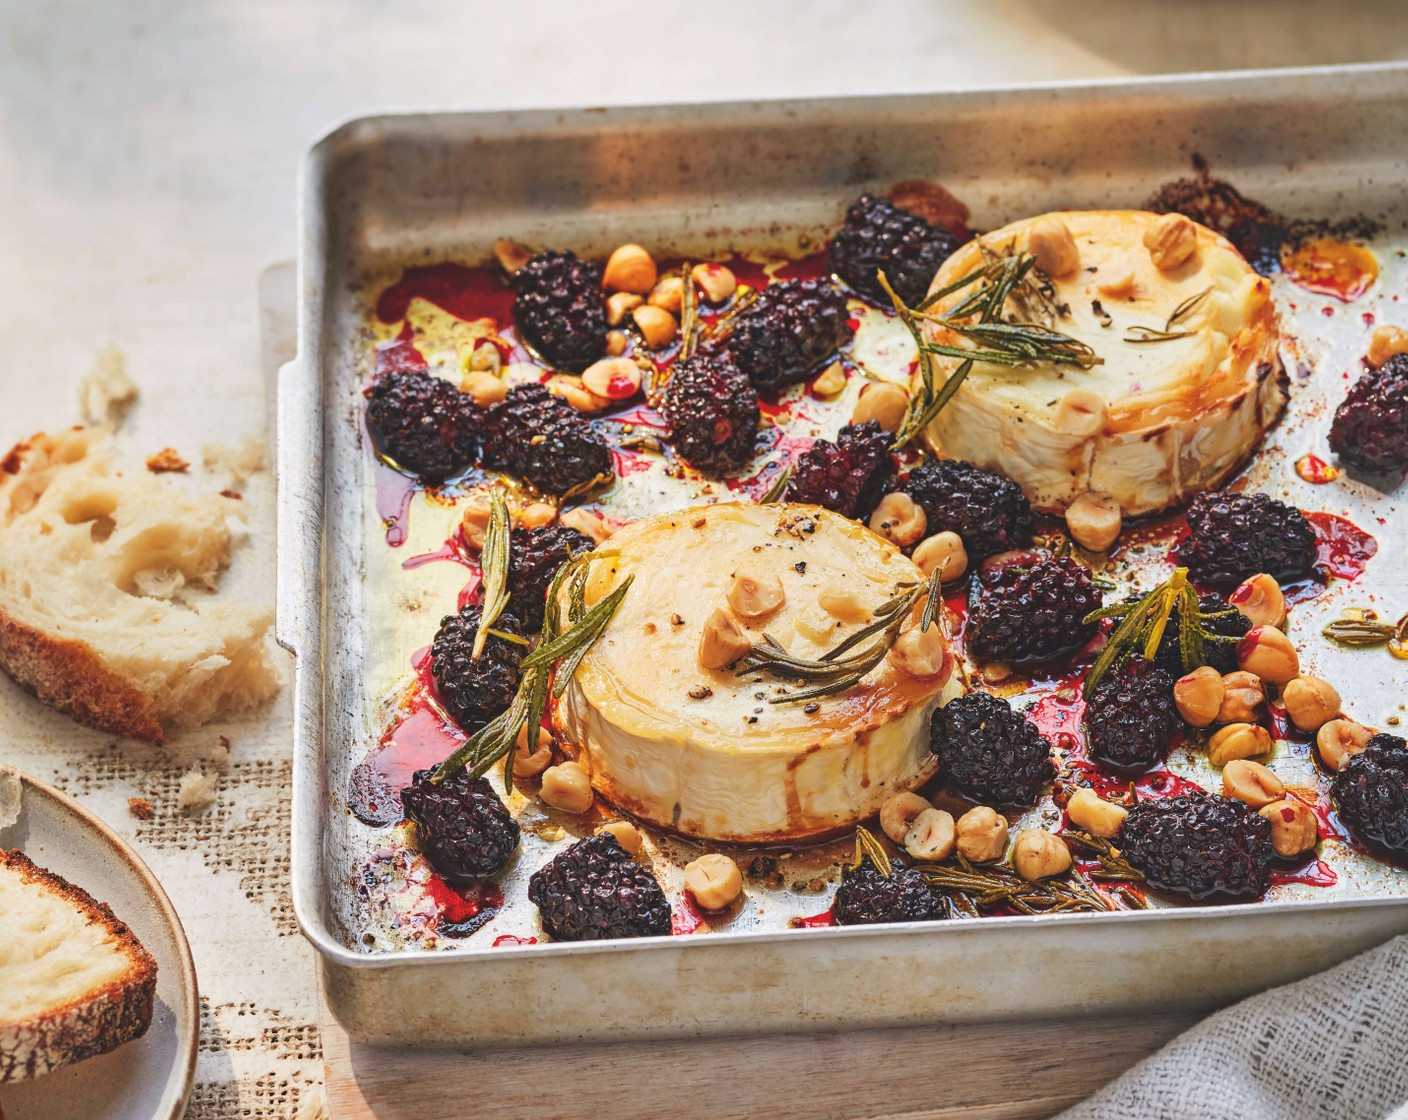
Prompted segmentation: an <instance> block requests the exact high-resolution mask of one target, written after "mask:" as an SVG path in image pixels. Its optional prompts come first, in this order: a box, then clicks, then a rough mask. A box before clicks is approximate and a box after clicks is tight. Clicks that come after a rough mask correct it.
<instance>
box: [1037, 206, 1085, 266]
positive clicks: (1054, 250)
mask: <svg viewBox="0 0 1408 1120" xmlns="http://www.w3.org/2000/svg"><path fill="white" fill-rule="evenodd" d="M1027 249H1028V250H1029V251H1030V252H1031V254H1032V255H1033V256H1034V257H1036V266H1037V268H1039V269H1041V271H1042V272H1044V273H1046V275H1048V276H1053V277H1058V278H1059V277H1062V276H1069V275H1071V273H1073V272H1075V270H1076V269H1078V268H1079V267H1080V250H1079V249H1077V248H1076V239H1075V238H1074V237H1072V236H1071V229H1070V227H1069V226H1068V225H1066V223H1065V222H1063V221H1062V220H1061V219H1060V218H1057V217H1055V216H1054V215H1048V216H1047V217H1045V218H1041V219H1039V220H1038V221H1036V222H1033V223H1032V226H1031V228H1030V230H1028V232H1027Z"/></svg>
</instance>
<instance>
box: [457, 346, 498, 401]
mask: <svg viewBox="0 0 1408 1120" xmlns="http://www.w3.org/2000/svg"><path fill="white" fill-rule="evenodd" d="M496 353H497V351H496ZM460 391H461V392H463V393H468V394H469V395H470V396H471V397H473V398H474V403H475V404H476V405H477V406H478V407H479V408H488V407H489V406H490V405H491V404H498V403H499V401H501V400H503V399H504V397H506V396H508V383H507V382H506V381H504V379H503V378H502V377H496V376H495V375H494V374H492V373H486V372H484V371H483V370H470V371H469V372H468V373H466V374H465V375H464V376H463V377H462V378H460Z"/></svg>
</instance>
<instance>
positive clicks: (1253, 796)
mask: <svg viewBox="0 0 1408 1120" xmlns="http://www.w3.org/2000/svg"><path fill="white" fill-rule="evenodd" d="M1222 792H1223V793H1224V794H1226V795H1227V796H1228V797H1235V798H1236V799H1237V800H1238V801H1245V802H1246V803H1247V804H1248V805H1250V806H1251V807H1252V808H1253V809H1260V808H1261V807H1262V806H1263V805H1270V804H1271V803H1272V802H1273V801H1277V800H1279V799H1280V798H1282V797H1284V796H1285V795H1286V784H1285V783H1284V782H1283V781H1281V779H1280V778H1278V777H1277V776H1276V775H1275V774H1273V773H1272V772H1271V771H1270V770H1268V769H1267V768H1266V767H1265V766H1263V765H1262V764H1261V763H1259V762H1252V761H1251V760H1250V759H1246V758H1234V759H1232V760H1231V761H1230V762H1229V763H1228V764H1227V765H1226V766H1224V767H1223V768H1222Z"/></svg>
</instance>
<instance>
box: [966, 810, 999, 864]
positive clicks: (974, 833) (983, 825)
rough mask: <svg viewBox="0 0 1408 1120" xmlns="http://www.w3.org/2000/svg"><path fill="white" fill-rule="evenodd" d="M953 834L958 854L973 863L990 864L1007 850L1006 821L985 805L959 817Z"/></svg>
mask: <svg viewBox="0 0 1408 1120" xmlns="http://www.w3.org/2000/svg"><path fill="white" fill-rule="evenodd" d="M954 834H955V837H956V839H955V841H954V844H955V846H956V847H957V849H958V852H959V854H960V855H962V856H963V858H964V859H967V860H972V861H973V862H974V863H991V862H992V861H993V860H995V859H1001V858H1002V853H1003V852H1005V851H1006V850H1007V819H1006V818H1005V817H1003V816H1002V814H1001V813H999V812H997V811H996V810H995V809H989V808H988V807H987V806H986V805H979V806H978V807H977V808H976V809H969V810H968V811H967V812H966V813H964V814H963V816H961V817H959V818H958V823H957V824H955V825H954Z"/></svg>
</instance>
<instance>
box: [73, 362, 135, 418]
mask: <svg viewBox="0 0 1408 1120" xmlns="http://www.w3.org/2000/svg"><path fill="white" fill-rule="evenodd" d="M136 402H137V383H136V382H135V381H133V380H132V378H131V377H130V376H129V375H128V373H127V355H126V354H124V353H123V352H122V351H121V350H119V349H118V348H117V347H116V346H109V347H107V348H106V349H103V350H100V351H99V352H98V356H97V358H96V359H95V360H94V362H93V369H92V370H91V371H90V372H89V374H88V376H87V377H85V378H84V379H83V383H82V384H81V385H80V386H79V387H78V404H79V408H80V409H81V410H82V412H83V418H84V419H85V420H87V421H88V423H90V424H111V425H112V426H113V427H114V428H116V427H118V426H120V425H121V423H122V421H123V419H124V418H125V417H126V415H127V413H128V412H129V411H130V410H131V408H132V406H133V405H134V404H135V403H136Z"/></svg>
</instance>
